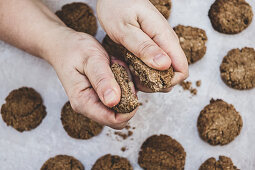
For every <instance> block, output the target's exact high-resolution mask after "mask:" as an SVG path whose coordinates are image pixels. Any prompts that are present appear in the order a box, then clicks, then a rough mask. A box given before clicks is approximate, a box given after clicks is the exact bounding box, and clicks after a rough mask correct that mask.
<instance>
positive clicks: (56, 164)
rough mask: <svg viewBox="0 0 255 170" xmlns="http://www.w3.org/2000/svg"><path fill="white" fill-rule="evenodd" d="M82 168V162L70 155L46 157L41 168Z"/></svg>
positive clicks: (78, 169)
mask: <svg viewBox="0 0 255 170" xmlns="http://www.w3.org/2000/svg"><path fill="white" fill-rule="evenodd" d="M60 169H61V170H84V169H85V168H84V166H83V165H82V163H81V162H80V161H79V160H77V159H75V158H74V157H72V156H68V155H57V156H55V157H53V158H50V159H48V160H47V161H46V162H45V163H44V164H43V166H42V167H41V170H60Z"/></svg>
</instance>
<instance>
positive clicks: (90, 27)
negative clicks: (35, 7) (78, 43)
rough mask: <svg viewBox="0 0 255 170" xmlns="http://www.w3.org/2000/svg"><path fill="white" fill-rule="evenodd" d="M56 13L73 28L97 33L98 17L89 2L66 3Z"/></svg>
mask: <svg viewBox="0 0 255 170" xmlns="http://www.w3.org/2000/svg"><path fill="white" fill-rule="evenodd" d="M56 15H57V16H58V17H59V19H61V20H62V21H63V22H64V23H65V24H66V26H68V27H70V28H72V29H73V30H75V31H78V32H84V33H88V34H90V35H93V36H94V35H96V32H97V21H96V17H95V16H94V13H93V10H92V9H91V8H90V7H89V6H88V5H87V4H85V3H81V2H74V3H71V4H66V5H64V6H63V7H62V9H61V10H59V11H57V12H56Z"/></svg>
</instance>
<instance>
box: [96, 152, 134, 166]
mask: <svg viewBox="0 0 255 170" xmlns="http://www.w3.org/2000/svg"><path fill="white" fill-rule="evenodd" d="M91 170H133V167H132V166H131V164H130V162H129V161H128V160H127V159H126V158H123V157H119V156H117V155H110V154H107V155H104V156H102V157H101V158H99V159H98V160H97V161H96V163H95V164H94V165H93V167H92V169H91Z"/></svg>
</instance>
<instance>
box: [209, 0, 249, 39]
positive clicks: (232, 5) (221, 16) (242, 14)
mask: <svg viewBox="0 0 255 170" xmlns="http://www.w3.org/2000/svg"><path fill="white" fill-rule="evenodd" d="M209 18H210V20H211V23H212V26H213V28H214V29H215V30H216V31H218V32H221V33H225V34H237V33H239V32H241V31H243V30H244V29H245V28H247V27H248V26H249V25H250V23H251V21H252V18H253V12H252V8H251V6H250V5H249V4H248V3H247V2H246V1H245V0H216V1H215V2H214V3H213V4H212V6H211V8H210V10H209Z"/></svg>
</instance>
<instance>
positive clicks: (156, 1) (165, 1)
mask: <svg viewBox="0 0 255 170" xmlns="http://www.w3.org/2000/svg"><path fill="white" fill-rule="evenodd" d="M150 2H151V3H152V4H153V5H154V6H155V7H156V8H157V9H158V10H159V12H160V13H161V14H162V15H163V16H164V17H165V18H166V19H168V18H169V16H170V12H171V6H172V4H171V0H150Z"/></svg>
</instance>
